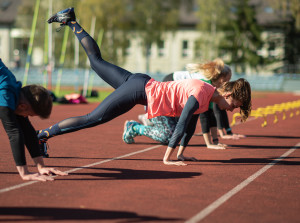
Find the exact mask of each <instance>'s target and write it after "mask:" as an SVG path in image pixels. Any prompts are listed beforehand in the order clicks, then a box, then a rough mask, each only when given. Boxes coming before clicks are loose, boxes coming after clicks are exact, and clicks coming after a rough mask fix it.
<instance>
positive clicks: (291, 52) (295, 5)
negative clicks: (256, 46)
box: [268, 0, 300, 73]
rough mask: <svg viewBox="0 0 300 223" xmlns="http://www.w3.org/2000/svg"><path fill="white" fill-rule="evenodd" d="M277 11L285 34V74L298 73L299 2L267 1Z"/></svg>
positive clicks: (296, 0) (297, 0)
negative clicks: (283, 22)
mask: <svg viewBox="0 0 300 223" xmlns="http://www.w3.org/2000/svg"><path fill="white" fill-rule="evenodd" d="M268 1H269V3H270V5H272V6H273V7H274V9H275V10H277V11H278V12H279V13H278V14H279V15H280V16H281V19H282V20H283V21H285V25H284V26H283V29H284V33H285V65H286V69H285V72H287V73H299V72H300V66H299V62H300V1H299V0H268Z"/></svg>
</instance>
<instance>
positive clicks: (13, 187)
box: [0, 145, 162, 194]
mask: <svg viewBox="0 0 300 223" xmlns="http://www.w3.org/2000/svg"><path fill="white" fill-rule="evenodd" d="M161 146H162V145H157V146H152V147H149V148H146V149H143V150H138V151H136V152H132V153H128V154H125V155H122V156H118V157H114V158H110V159H105V160H102V161H99V162H96V163H91V164H88V165H85V166H82V167H78V168H74V169H71V170H67V171H65V172H66V173H72V172H75V171H78V170H82V169H84V168H88V167H92V166H97V165H99V164H102V163H107V162H110V161H114V160H119V159H122V158H125V157H129V156H133V155H136V154H139V153H143V152H148V151H150V150H153V149H156V148H158V147H161ZM53 177H57V176H53ZM39 182H40V181H29V182H26V183H22V184H18V185H15V186H11V187H7V188H3V189H0V194H1V193H4V192H8V191H12V190H16V189H19V188H21V187H25V186H29V185H31V184H34V183H39Z"/></svg>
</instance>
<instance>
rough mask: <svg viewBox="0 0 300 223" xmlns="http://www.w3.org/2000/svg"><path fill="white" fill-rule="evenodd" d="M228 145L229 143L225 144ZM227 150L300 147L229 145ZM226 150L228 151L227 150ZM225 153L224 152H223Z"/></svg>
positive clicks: (198, 145)
mask: <svg viewBox="0 0 300 223" xmlns="http://www.w3.org/2000/svg"><path fill="white" fill-rule="evenodd" d="M225 144H227V143H225ZM227 145H228V147H227V150H228V149H290V148H292V147H293V148H300V147H299V146H295V147H294V146H280V145H277V146H263V145H241V144H239V145H230V144H227ZM188 146H189V147H205V149H206V145H203V144H193V145H188ZM225 150H226V149H225ZM222 151H223V150H222Z"/></svg>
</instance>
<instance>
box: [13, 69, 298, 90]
mask: <svg viewBox="0 0 300 223" xmlns="http://www.w3.org/2000/svg"><path fill="white" fill-rule="evenodd" d="M12 71H13V73H14V74H15V76H16V78H17V80H19V81H23V76H24V69H19V70H12ZM43 72H44V70H42V69H38V68H31V69H30V71H29V75H28V81H27V84H41V85H42V84H43V83H44V82H47V83H48V81H49V77H48V76H45V75H44V74H43ZM86 72H87V71H86V70H84V69H76V70H75V69H63V70H62V75H61V86H70V87H72V86H73V87H74V88H75V89H82V88H83V85H84V80H85V75H86ZM88 72H89V85H90V84H92V86H93V87H109V85H108V84H107V83H106V82H104V81H103V80H102V79H101V78H99V77H98V76H97V75H96V74H95V72H94V71H92V70H88ZM58 73H59V70H58V69H56V70H54V71H53V72H52V75H51V83H52V86H55V85H56V83H57V77H58ZM165 75H166V74H162V73H153V74H149V76H151V77H153V78H154V79H156V80H158V81H161V80H162V79H163V78H164V76H165ZM238 78H245V79H247V80H248V81H249V83H250V84H251V88H252V89H253V90H258V91H287V92H293V91H300V74H274V75H268V76H262V75H257V74H254V75H240V74H234V75H233V76H232V80H236V79H238Z"/></svg>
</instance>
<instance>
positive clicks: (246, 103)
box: [219, 78, 252, 122]
mask: <svg viewBox="0 0 300 223" xmlns="http://www.w3.org/2000/svg"><path fill="white" fill-rule="evenodd" d="M219 91H220V92H222V93H223V92H230V93H231V96H232V98H233V99H235V100H237V101H240V102H241V103H242V105H241V106H240V114H241V117H242V120H241V121H242V122H245V121H246V120H247V118H248V116H249V115H250V112H251V109H252V103H251V86H250V84H249V82H248V81H247V80H246V79H244V78H240V79H238V80H236V81H230V82H227V83H225V84H223V86H222V87H221V88H220V89H219Z"/></svg>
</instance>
